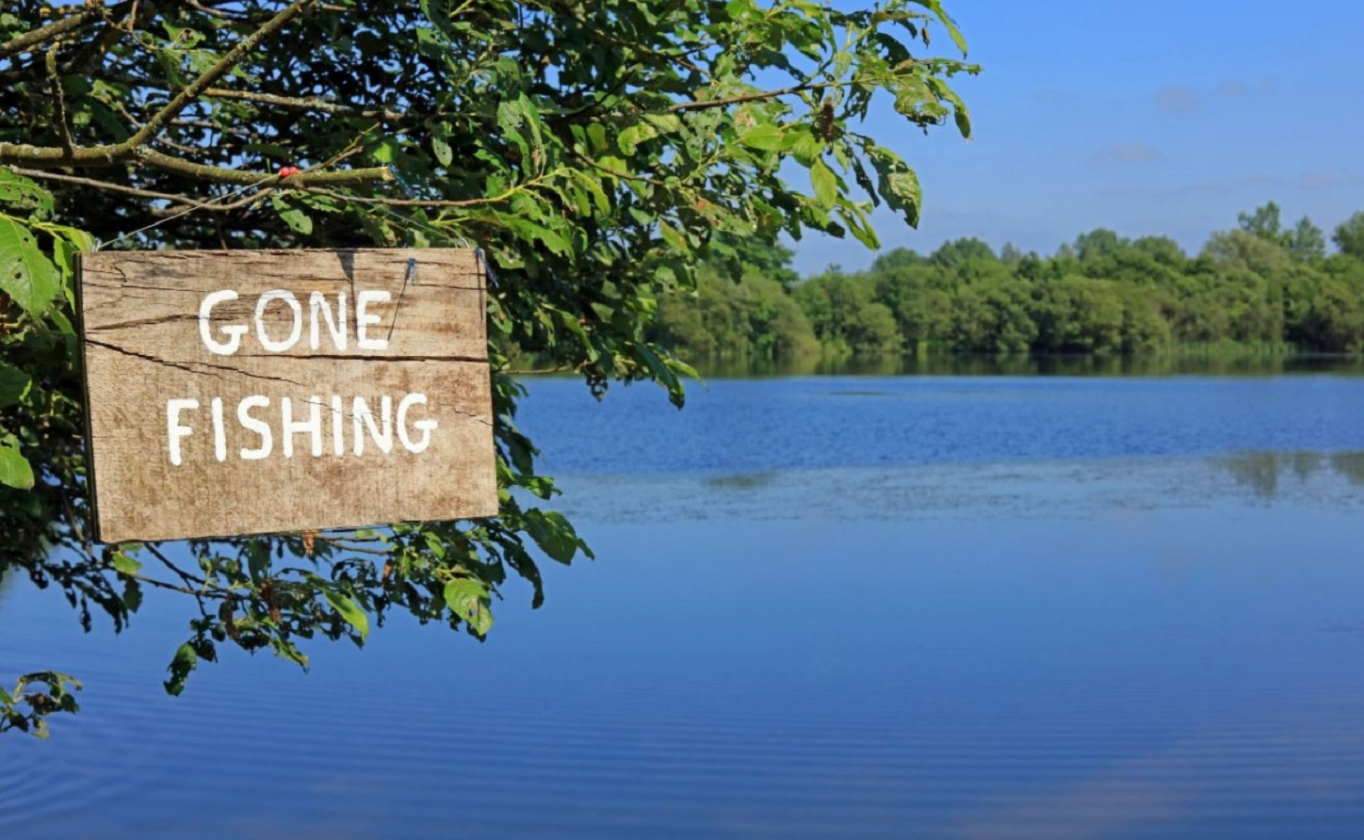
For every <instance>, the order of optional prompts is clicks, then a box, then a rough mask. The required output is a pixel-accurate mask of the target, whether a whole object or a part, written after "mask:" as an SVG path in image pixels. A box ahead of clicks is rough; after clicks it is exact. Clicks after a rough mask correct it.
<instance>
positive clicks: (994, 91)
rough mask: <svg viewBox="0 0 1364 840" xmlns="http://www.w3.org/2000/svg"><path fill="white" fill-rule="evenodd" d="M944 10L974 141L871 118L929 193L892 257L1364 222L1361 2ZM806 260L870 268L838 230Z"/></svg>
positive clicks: (800, 263)
mask: <svg viewBox="0 0 1364 840" xmlns="http://www.w3.org/2000/svg"><path fill="white" fill-rule="evenodd" d="M944 5H945V6H946V7H947V9H948V11H949V13H950V14H952V16H953V17H954V18H955V19H956V21H957V23H958V24H960V26H961V28H962V31H963V33H964V34H965V35H966V39H967V42H968V45H969V47H970V54H969V56H968V58H969V60H971V61H974V62H976V63H979V64H980V65H982V68H983V72H982V73H981V75H980V76H977V77H974V78H968V77H959V78H958V80H957V82H958V83H957V85H956V88H957V90H958V92H959V93H961V94H962V96H963V97H964V98H965V99H966V101H967V104H968V106H969V107H970V109H971V115H972V120H973V123H974V127H975V132H974V137H973V139H972V140H971V141H969V142H965V141H962V140H961V138H960V136H959V135H957V134H956V133H955V130H954V129H952V128H949V127H944V128H942V129H939V130H937V131H934V132H932V133H931V134H930V136H928V137H925V136H924V135H923V134H921V133H920V132H918V131H917V130H915V129H913V128H912V127H908V126H904V125H903V123H900V122H899V121H898V119H897V116H896V115H895V114H894V112H893V111H891V109H890V107H889V103H888V102H885V103H884V104H883V107H882V108H881V112H879V113H877V114H874V115H873V117H872V118H871V119H870V120H869V121H868V124H867V125H866V126H864V130H865V131H866V132H867V133H870V134H872V135H874V136H877V137H879V138H881V139H882V141H883V142H884V143H885V144H886V145H889V146H891V147H892V148H895V149H896V150H897V151H899V152H900V153H901V154H902V155H904V156H905V158H906V160H908V161H909V162H910V164H911V165H912V166H913V167H914V168H915V170H916V171H917V172H918V174H919V179H920V181H921V182H922V184H923V189H924V206H923V219H922V221H921V222H920V225H919V229H918V230H917V231H915V230H913V229H910V228H909V227H907V226H906V225H905V224H904V222H903V221H901V220H899V219H898V218H896V217H895V216H894V214H891V213H889V212H888V211H885V210H884V208H883V209H882V210H879V211H877V213H876V214H875V216H874V220H875V222H876V228H877V231H878V232H879V234H880V236H881V242H882V247H883V249H890V248H894V247H901V246H903V247H910V248H914V249H916V250H919V251H921V252H927V251H931V250H933V249H934V248H936V247H937V246H938V245H939V244H940V243H941V242H942V241H943V240H944V239H948V238H955V237H959V236H978V237H981V238H982V239H985V240H986V241H988V242H990V243H991V244H992V245H994V246H995V247H996V248H998V247H999V246H1001V245H1003V244H1004V243H1005V242H1008V241H1011V242H1013V243H1014V244H1016V245H1018V246H1019V247H1021V248H1023V249H1024V250H1037V251H1039V252H1042V253H1051V252H1053V251H1055V249H1056V247H1057V246H1058V245H1060V244H1061V243H1062V242H1066V241H1071V240H1073V239H1074V238H1075V236H1076V234H1078V233H1081V232H1083V231H1087V230H1092V229H1094V228H1097V227H1107V228H1112V229H1114V230H1117V231H1118V232H1119V233H1122V234H1124V235H1128V236H1139V235H1144V234H1163V235H1167V236H1171V237H1173V238H1174V239H1175V240H1177V241H1178V242H1179V243H1180V244H1181V245H1183V246H1184V247H1185V249H1187V250H1189V251H1193V252H1196V251H1197V250H1198V249H1199V248H1201V247H1202V244H1203V243H1204V241H1206V239H1207V237H1208V235H1209V234H1210V233H1212V232H1213V231H1215V230H1221V229H1225V228H1228V227H1232V226H1234V225H1235V223H1236V214H1237V212H1238V211H1241V210H1249V209H1251V208H1253V207H1255V206H1256V205H1259V204H1263V203H1264V202H1266V201H1269V200H1271V199H1272V200H1274V201H1277V202H1278V203H1279V204H1280V205H1281V206H1282V207H1283V208H1284V215H1285V220H1286V221H1295V220H1296V219H1298V218H1299V217H1301V216H1303V215H1307V216H1310V217H1311V218H1312V220H1313V221H1315V222H1316V223H1317V224H1318V226H1320V227H1322V228H1323V229H1324V230H1326V231H1327V233H1328V234H1329V233H1330V229H1331V228H1333V227H1334V226H1335V225H1336V224H1337V223H1339V222H1340V221H1342V220H1343V219H1345V218H1346V217H1347V216H1349V215H1350V214H1351V213H1352V212H1354V211H1356V210H1364V2H1361V1H1359V0H1298V2H1293V3H1269V2H1259V0H1183V2H1176V1H1175V0H1157V1H1156V2H1152V1H1151V0H1147V2H1141V3H1135V2H1130V0H1127V2H1118V0H1052V2H1044V1H1043V0H1034V2H1017V0H1014V2H1007V1H1006V0H944ZM934 34H936V35H939V37H938V38H937V39H935V40H934V42H933V44H934V46H935V47H938V48H941V49H946V48H947V47H948V46H950V42H949V41H948V40H947V38H946V37H945V34H944V33H942V32H941V30H939V31H938V32H935V33H934ZM795 250H796V267H797V269H799V270H800V271H802V272H803V273H810V272H815V271H820V270H822V269H824V268H825V267H826V266H827V265H829V264H830V263H837V264H840V265H842V267H843V268H844V269H847V270H856V269H860V268H863V267H865V266H866V265H868V264H869V263H870V262H871V260H872V258H873V256H874V255H873V254H872V253H871V252H870V251H868V250H866V249H865V248H863V247H862V246H861V245H860V244H859V243H857V242H856V240H853V239H851V238H849V239H847V240H836V239H832V238H830V237H825V236H807V237H806V238H805V239H804V240H803V241H802V242H800V243H796V245H795Z"/></svg>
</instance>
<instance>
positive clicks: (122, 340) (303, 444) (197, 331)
mask: <svg viewBox="0 0 1364 840" xmlns="http://www.w3.org/2000/svg"><path fill="white" fill-rule="evenodd" d="M412 260H415V261H416V262H415V263H411V262H410V261H412ZM410 268H414V270H412V271H409V269H410ZM79 277H80V282H79V288H80V297H81V300H80V308H81V315H82V321H83V323H82V329H81V333H82V339H83V342H84V347H85V376H86V396H87V402H88V418H89V434H88V436H87V440H88V445H89V449H90V457H91V463H92V467H91V474H92V478H93V485H94V487H93V497H94V500H95V514H96V520H97V525H96V533H97V536H98V539H99V540H100V541H102V542H122V541H127V540H138V541H151V540H167V539H183V538H191V537H226V536H234V535H241V534H255V533H272V532H279V531H301V530H321V529H326V528H345V527H359V526H366V525H378V524H385V523H390V522H400V521H420V520H436V519H464V518H474V517H482V516H492V515H495V514H496V513H497V476H496V469H495V465H494V454H493V435H492V419H493V418H492V396H491V389H490V385H489V379H488V355H487V336H486V333H485V322H484V273H483V271H482V267H481V265H480V264H479V261H478V258H477V256H476V254H475V252H474V251H473V250H467V249H420V250H345V251H305V250H291V251H154V252H103V253H94V254H84V255H82V256H81V259H80V265H79ZM409 277H410V279H411V281H412V282H408V281H409Z"/></svg>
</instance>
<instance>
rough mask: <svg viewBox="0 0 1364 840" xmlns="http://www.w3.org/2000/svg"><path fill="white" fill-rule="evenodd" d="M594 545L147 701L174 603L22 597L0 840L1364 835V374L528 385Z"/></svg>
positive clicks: (533, 428) (9, 639)
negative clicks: (63, 698)
mask: <svg viewBox="0 0 1364 840" xmlns="http://www.w3.org/2000/svg"><path fill="white" fill-rule="evenodd" d="M529 384H530V388H531V395H530V397H529V398H528V399H527V400H526V403H525V405H524V408H523V411H522V415H521V418H520V421H521V425H522V426H523V428H525V429H526V430H528V431H529V432H530V433H531V434H532V435H533V437H535V439H536V441H537V443H538V444H539V445H540V446H541V448H542V450H543V452H544V468H545V470H546V471H547V472H549V473H550V474H554V475H557V476H559V477H560V478H561V482H562V486H563V487H564V489H565V494H564V496H562V497H561V498H560V499H558V500H557V503H556V506H557V507H558V508H559V509H561V510H564V511H565V512H566V513H569V514H570V515H571V516H572V517H573V518H574V521H575V522H576V523H577V524H578V526H579V528H580V530H581V531H582V532H583V533H584V534H585V535H586V536H587V537H588V539H589V541H590V543H591V544H592V545H593V547H594V549H595V550H596V553H597V558H598V559H597V560H596V561H593V562H590V563H588V562H585V563H577V564H575V565H574V566H573V567H571V568H563V567H558V566H556V565H554V564H552V563H546V564H545V572H546V588H547V594H548V600H547V603H546V604H545V606H544V607H543V608H542V609H540V610H534V611H533V610H531V609H530V607H529V601H530V590H529V587H528V586H520V585H514V586H508V587H507V590H506V595H507V600H506V601H504V602H501V603H499V604H496V605H495V611H496V616H497V625H496V627H495V628H494V630H493V632H492V634H491V636H490V637H489V639H488V641H487V642H486V643H483V644H479V643H477V642H475V641H473V640H472V639H470V638H468V637H466V636H464V635H462V634H455V633H451V632H449V631H448V630H442V629H440V628H437V627H418V626H416V625H415V623H414V622H410V621H404V620H402V619H401V618H400V617H395V618H394V620H391V621H390V622H389V623H388V624H387V625H386V626H385V627H384V628H382V629H381V630H376V631H375V632H373V633H372V634H371V636H370V641H369V644H368V645H367V646H366V648H365V649H364V650H363V651H360V650H356V649H354V648H353V647H350V646H348V645H344V646H343V645H340V644H329V643H321V644H317V645H314V646H313V647H311V648H309V649H308V651H307V652H308V653H310V654H311V655H312V657H313V669H312V671H311V672H310V673H308V674H304V673H301V672H300V671H298V669H296V668H295V667H293V666H292V665H288V664H286V663H283V662H281V661H277V660H275V659H273V658H271V657H269V656H265V655H261V656H256V657H254V658H253V657H248V656H246V655H245V654H241V653H240V652H229V653H226V655H225V656H224V657H223V659H224V661H223V662H221V663H219V664H216V665H204V666H202V667H201V668H200V670H199V671H198V672H197V673H196V674H195V675H194V676H193V677H192V678H191V679H190V683H189V687H188V689H187V690H186V692H185V694H184V695H183V696H181V697H179V698H172V697H168V696H166V695H165V694H164V693H163V692H162V690H161V680H162V679H164V676H165V666H166V664H167V662H168V661H169V659H170V656H171V654H172V652H173V651H174V649H175V647H176V646H177V645H178V644H179V643H180V642H181V641H183V639H184V637H185V636H186V631H185V629H184V625H185V622H186V621H187V619H188V616H187V615H186V614H184V612H182V610H183V608H184V605H183V604H180V603H178V602H176V601H174V600H173V599H171V600H168V599H162V598H157V597H155V594H154V593H152V594H149V596H148V598H147V603H146V605H144V607H143V610H142V612H141V613H139V614H138V615H137V616H136V617H135V618H134V621H133V624H132V626H131V628H130V629H128V630H127V631H126V632H124V633H123V634H121V635H118V636H115V635H114V634H113V633H112V632H111V631H110V630H109V628H108V627H107V626H104V625H101V624H99V622H98V620H97V622H96V626H95V629H94V632H92V633H90V634H88V635H86V634H84V633H82V632H81V630H80V627H79V625H78V623H77V621H76V620H75V616H74V614H73V612H72V611H71V610H70V609H69V608H68V607H67V606H66V604H65V601H64V600H63V599H62V597H61V595H60V594H59V593H56V592H52V591H46V592H38V591H35V590H33V589H32V588H31V587H30V586H29V585H28V583H27V581H21V580H17V579H14V578H13V577H12V576H11V578H10V579H8V580H6V581H4V582H3V583H0V680H9V679H12V678H13V676H15V675H17V674H19V673H23V672H25V671H29V670H36V669H40V668H54V669H57V670H62V671H66V672H69V673H72V674H74V675H76V676H77V677H79V678H80V679H82V680H83V681H84V682H85V685H86V690H85V691H84V692H83V695H82V697H81V702H82V705H83V710H82V711H81V713H80V714H78V715H76V716H74V717H71V716H67V717H62V716H58V717H57V718H54V719H53V729H54V734H53V737H52V740H51V741H49V742H47V743H42V742H38V741H36V740H34V739H31V738H26V737H19V736H6V737H4V738H3V739H0V758H3V766H4V767H5V768H6V769H5V771H4V777H5V781H4V784H3V785H0V835H3V836H28V835H37V834H42V835H45V836H52V837H92V838H93V837H99V838H111V837H128V838H148V837H167V838H169V837H191V836H192V837H223V838H229V837H230V838H239V837H283V836H288V837H319V838H320V837H327V838H350V837H355V838H367V837H391V836H412V837H448V836H460V837H543V836H565V837H665V838H666V837H721V836H725V837H782V838H786V837H830V836H836V837H841V836H858V837H910V836H913V837H953V838H1012V837H1016V838H1072V837H1075V838H1078V837H1105V838H1106V837H1121V838H1127V837H1152V838H1155V837H1159V838H1169V837H1200V838H1201V837H1228V838H1232V837H1234V838H1243V837H1284V836H1312V837H1351V838H1355V837H1360V836H1364V598H1361V595H1364V562H1361V542H1362V540H1361V537H1364V524H1362V523H1364V517H1362V514H1364V379H1361V378H1355V377H1351V376H1340V375H1332V374H1321V373H1313V374H1295V375H1281V376H1262V377H1240V376H1236V377H1231V376H1228V377H1219V376H1173V377H1167V376H1161V377H1141V376H1128V377H1067V376H974V377H967V376H896V377H876V376H828V377H794V378H771V379H751V380H724V379H722V380H716V381H713V382H710V383H709V384H708V385H706V386H693V388H692V396H691V399H690V402H689V405H688V407H687V408H686V409H685V410H683V411H681V412H678V411H676V410H674V409H673V408H671V407H670V406H669V405H668V403H667V400H666V397H665V395H664V394H663V393H662V392H661V391H660V390H658V389H656V388H652V387H647V386H639V385H636V386H632V387H628V388H616V389H613V390H612V391H611V393H610V394H609V395H608V397H607V399H606V400H605V402H604V403H601V404H598V403H597V402H595V401H594V400H593V399H592V398H591V397H590V396H589V395H588V394H587V393H586V390H585V388H583V387H582V386H581V385H580V384H578V383H576V382H574V381H571V380H563V379H551V378H546V379H537V380H535V381H532V382H530V383H529Z"/></svg>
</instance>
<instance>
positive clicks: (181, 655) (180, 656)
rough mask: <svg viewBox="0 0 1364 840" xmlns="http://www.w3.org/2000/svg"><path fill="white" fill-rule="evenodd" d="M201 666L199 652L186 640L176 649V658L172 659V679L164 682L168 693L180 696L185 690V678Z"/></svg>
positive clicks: (170, 668) (169, 669) (170, 669)
mask: <svg viewBox="0 0 1364 840" xmlns="http://www.w3.org/2000/svg"><path fill="white" fill-rule="evenodd" d="M197 667H199V654H197V653H195V652H194V647H193V646H192V645H191V644H190V643H189V642H185V643H184V644H183V645H181V646H180V647H179V649H177V650H176V651H175V658H174V659H172V660H171V664H170V667H169V668H167V670H168V671H170V675H171V676H170V679H168V680H166V681H165V682H164V683H162V685H163V686H165V688H166V693H167V694H172V695H176V696H178V695H179V694H180V692H182V691H184V690H185V680H188V679H189V675H190V672H191V671H193V670H194V669H195V668H197Z"/></svg>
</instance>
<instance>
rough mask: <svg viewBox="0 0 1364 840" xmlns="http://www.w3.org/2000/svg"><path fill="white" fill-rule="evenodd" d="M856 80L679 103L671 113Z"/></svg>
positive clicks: (846, 83)
mask: <svg viewBox="0 0 1364 840" xmlns="http://www.w3.org/2000/svg"><path fill="white" fill-rule="evenodd" d="M854 83H855V80H852V79H849V80H848V81H843V82H809V83H807V84H803V85H792V86H791V87H785V88H779V89H777V90H764V91H761V92H759V93H745V94H743V95H742V96H730V97H726V98H724V99H707V100H705V101H702V102H679V103H678V104H676V105H674V106H672V107H671V108H669V109H668V110H669V111H672V112H678V111H700V110H703V109H705V108H723V107H725V106H726V105H738V104H740V103H743V102H756V101H758V100H759V99H775V98H777V97H778V96H789V95H791V94H793V93H804V92H805V91H807V90H824V89H825V88H831V87H842V86H843V85H851V84H854Z"/></svg>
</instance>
